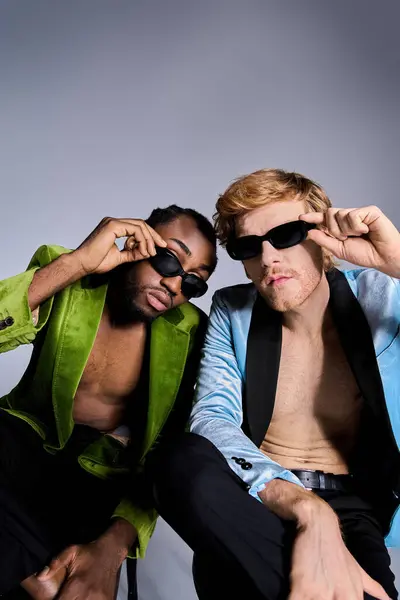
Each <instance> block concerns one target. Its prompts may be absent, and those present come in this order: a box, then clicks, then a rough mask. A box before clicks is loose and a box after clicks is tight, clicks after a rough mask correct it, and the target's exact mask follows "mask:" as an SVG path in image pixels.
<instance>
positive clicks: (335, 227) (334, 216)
mask: <svg viewBox="0 0 400 600" xmlns="http://www.w3.org/2000/svg"><path fill="white" fill-rule="evenodd" d="M338 212H339V211H338V210H337V209H334V208H329V209H328V210H327V212H326V216H325V221H326V229H327V233H329V234H330V235H332V236H333V237H335V238H336V239H337V240H341V241H342V242H343V241H344V240H345V239H346V236H345V235H343V234H342V232H341V230H340V226H339V222H338Z"/></svg>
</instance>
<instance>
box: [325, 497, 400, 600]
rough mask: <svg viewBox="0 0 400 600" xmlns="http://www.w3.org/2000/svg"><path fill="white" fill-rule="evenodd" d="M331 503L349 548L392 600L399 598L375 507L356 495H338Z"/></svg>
mask: <svg viewBox="0 0 400 600" xmlns="http://www.w3.org/2000/svg"><path fill="white" fill-rule="evenodd" d="M328 502H329V504H330V506H331V507H332V508H333V509H334V510H335V512H336V513H337V515H338V517H339V519H340V522H341V526H342V532H343V535H344V540H345V542H346V546H347V547H348V549H349V550H350V552H351V554H352V555H353V556H354V558H355V559H356V561H357V562H358V563H359V565H360V566H361V567H362V568H363V569H364V570H365V571H366V572H367V573H368V575H369V576H370V577H372V579H375V581H377V582H378V583H380V584H381V586H382V587H383V588H384V590H385V591H386V593H387V594H388V595H389V596H390V598H395V599H397V598H398V594H397V591H396V588H395V585H394V575H393V573H392V571H391V569H390V556H389V552H388V550H387V548H386V546H385V541H384V536H383V532H382V529H381V526H380V524H379V521H378V520H377V518H376V516H375V514H374V510H373V508H372V506H371V505H370V504H369V503H368V502H366V501H365V500H363V499H362V498H360V497H359V496H357V495H355V494H354V495H353V494H341V495H335V496H334V497H333V499H331V500H329V499H328Z"/></svg>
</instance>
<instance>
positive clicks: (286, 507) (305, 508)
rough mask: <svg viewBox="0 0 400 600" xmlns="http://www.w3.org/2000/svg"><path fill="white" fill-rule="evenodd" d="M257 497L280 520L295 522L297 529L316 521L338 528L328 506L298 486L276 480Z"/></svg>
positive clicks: (334, 515) (336, 520) (332, 512)
mask: <svg viewBox="0 0 400 600" xmlns="http://www.w3.org/2000/svg"><path fill="white" fill-rule="evenodd" d="M259 497H260V499H261V500H262V502H263V504H265V506H267V507H268V508H269V510H270V511H271V512H273V513H275V514H276V515H278V517H280V518H281V519H285V520H288V521H296V523H297V524H298V526H299V527H302V526H304V527H305V526H308V525H309V524H311V523H315V522H316V521H317V520H318V521H320V522H325V523H327V524H328V523H329V524H330V525H332V526H335V525H336V526H337V527H339V525H338V523H339V522H338V519H337V517H336V514H335V513H334V511H333V510H332V509H331V508H330V506H329V505H328V504H327V503H326V502H324V501H323V500H321V498H319V496H317V495H316V494H313V493H312V492H310V491H308V490H306V489H304V488H302V487H300V486H299V485H296V484H293V483H290V482H288V481H284V480H282V479H278V478H276V479H273V480H272V481H270V482H269V483H268V484H267V485H266V486H265V488H264V489H263V490H262V491H261V492H259Z"/></svg>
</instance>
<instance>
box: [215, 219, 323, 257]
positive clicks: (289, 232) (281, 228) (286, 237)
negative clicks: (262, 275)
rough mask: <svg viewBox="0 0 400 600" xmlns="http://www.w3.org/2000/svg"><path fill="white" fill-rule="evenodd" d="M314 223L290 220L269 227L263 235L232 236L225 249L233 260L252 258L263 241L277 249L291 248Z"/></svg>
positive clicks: (303, 236) (299, 242) (260, 249)
mask: <svg viewBox="0 0 400 600" xmlns="http://www.w3.org/2000/svg"><path fill="white" fill-rule="evenodd" d="M315 227H316V225H315V224H314V223H306V222H305V221H290V223H284V224H283V225H278V227H274V228H273V229H270V230H269V231H268V233H266V234H265V235H245V236H243V237H238V238H237V237H232V238H231V239H230V240H228V243H227V245H226V250H227V252H228V254H229V256H230V257H231V258H233V260H246V259H248V258H254V257H255V256H258V255H259V254H261V252H262V245H263V242H269V243H270V244H271V246H273V247H274V248H277V249H278V250H283V249H284V248H291V247H292V246H296V245H297V244H301V242H304V240H305V239H306V238H307V233H308V232H309V231H310V229H315Z"/></svg>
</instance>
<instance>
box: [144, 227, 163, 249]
mask: <svg viewBox="0 0 400 600" xmlns="http://www.w3.org/2000/svg"><path fill="white" fill-rule="evenodd" d="M145 225H146V227H147V229H148V231H149V233H150V235H151V237H152V239H153V240H154V242H155V244H156V245H157V246H162V247H163V248H165V247H166V246H167V242H166V241H165V240H164V238H163V237H161V235H160V234H159V233H157V231H156V230H155V229H153V227H151V226H150V225H148V223H146V222H145Z"/></svg>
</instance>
